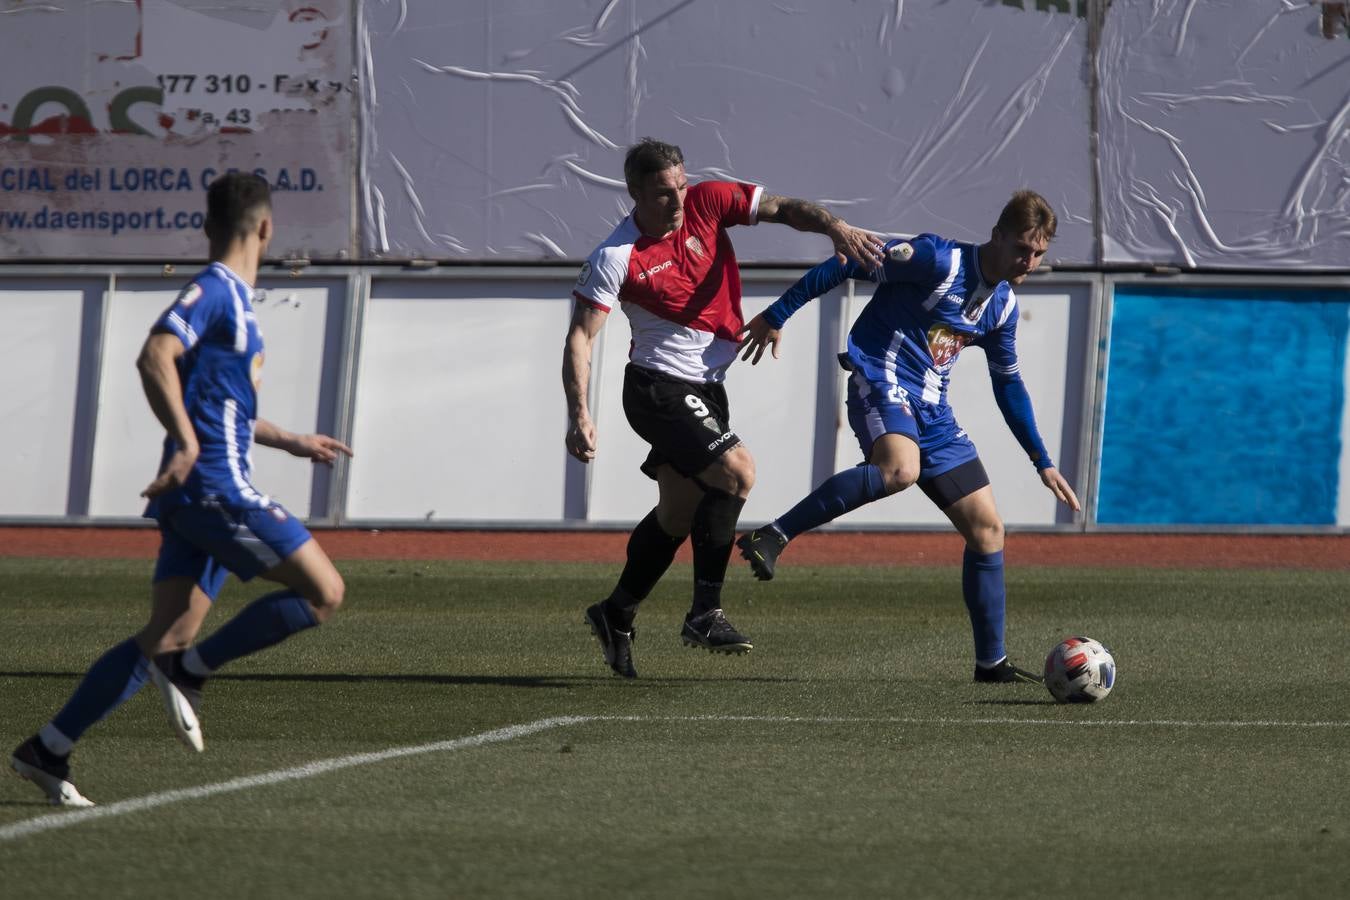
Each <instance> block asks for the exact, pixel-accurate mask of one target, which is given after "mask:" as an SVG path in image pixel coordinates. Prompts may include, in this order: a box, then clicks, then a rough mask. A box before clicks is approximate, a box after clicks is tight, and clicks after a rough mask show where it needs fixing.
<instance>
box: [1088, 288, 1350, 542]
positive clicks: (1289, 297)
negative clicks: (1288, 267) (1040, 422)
mask: <svg viewBox="0 0 1350 900" xmlns="http://www.w3.org/2000/svg"><path fill="white" fill-rule="evenodd" d="M1348 330H1350V294H1346V293H1337V292H1331V291H1296V290H1275V289H1272V290H1239V289H1235V288H1232V289H1230V288H1218V289H1209V288H1206V289H1190V290H1187V289H1180V288H1178V289H1162V288H1149V287H1143V286H1121V287H1119V288H1118V289H1117V290H1116V293H1115V300H1114V304H1113V311H1112V317H1111V346H1110V355H1109V363H1108V370H1107V378H1106V419H1105V423H1104V428H1103V435H1102V458H1101V476H1100V481H1099V484H1098V509H1097V521H1098V522H1099V523H1102V524H1117V525H1205V524H1216V525H1219V524H1221V525H1233V524H1251V525H1334V524H1335V523H1336V497H1337V489H1338V484H1339V469H1340V460H1341V417H1342V414H1343V410H1342V408H1343V406H1344V402H1345V353H1346V336H1347V331H1348Z"/></svg>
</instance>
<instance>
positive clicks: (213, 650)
mask: <svg viewBox="0 0 1350 900" xmlns="http://www.w3.org/2000/svg"><path fill="white" fill-rule="evenodd" d="M205 231H206V236H207V238H208V240H209V241H210V250H211V259H212V262H211V264H210V265H209V266H207V268H206V269H204V270H203V271H202V272H201V273H200V274H198V275H197V277H196V278H194V279H193V280H192V281H191V282H190V283H189V284H188V285H187V287H186V288H184V290H183V291H182V293H180V294H179V295H178V299H177V300H175V301H174V303H173V305H172V306H170V307H169V308H168V309H167V310H165V312H164V314H163V315H162V316H160V318H159V320H158V321H157V322H156V323H155V324H154V326H153V327H152V328H151V332H150V337H149V338H148V339H147V340H146V342H145V346H144V347H143V348H142V350H141V355H140V358H139V360H138V361H137V367H138V368H139V370H140V373H141V382H142V384H143V386H144V388H145V395H146V398H147V399H148V400H149V402H150V406H151V408H152V409H153V410H154V413H155V416H156V417H157V418H158V419H159V421H160V422H161V423H162V424H163V425H164V427H165V429H166V430H167V431H168V436H167V438H166V439H165V442H164V455H163V459H162V461H161V463H160V469H159V475H158V477H156V478H155V480H154V481H153V482H151V483H150V485H149V486H148V487H147V488H146V489H145V491H144V492H143V496H145V497H148V498H150V502H149V505H148V506H147V508H146V512H145V514H146V516H148V517H151V518H154V519H156V520H157V521H158V523H159V529H160V536H161V541H162V542H161V545H160V551H159V560H158V562H157V563H156V565H155V574H154V582H153V587H152V598H153V603H152V609H151V613H150V621H149V622H148V623H147V624H146V626H145V627H144V628H142V629H141V630H140V632H138V633H137V634H136V635H134V636H133V637H129V638H127V639H126V640H124V641H123V642H122V643H120V644H118V645H117V646H115V647H113V648H112V649H111V650H109V651H108V652H107V653H105V654H104V655H103V656H102V657H100V658H99V659H98V660H97V661H96V662H95V663H94V664H93V665H92V666H91V667H90V669H89V672H88V674H86V675H85V677H84V680H83V681H81V682H80V685H79V687H77V688H76V689H75V693H74V694H73V695H71V698H70V699H69V700H68V701H67V702H66V705H65V706H64V707H62V708H61V710H60V712H58V713H57V714H56V716H55V717H53V718H52V720H51V721H50V722H49V723H47V724H46V725H44V726H43V727H42V728H41V729H40V730H39V731H38V733H37V734H35V735H33V736H32V737H30V738H29V739H28V740H26V741H24V743H22V744H20V745H19V747H18V748H16V749H15V751H14V755H13V758H12V759H11V765H12V766H13V767H14V770H15V771H17V772H18V773H19V774H20V775H22V776H23V777H25V778H27V779H29V780H30V781H33V782H34V783H36V784H37V785H38V786H39V787H41V788H42V789H43V790H44V791H45V792H46V793H47V796H48V797H49V798H50V799H51V801H52V803H55V804H58V805H61V806H91V805H93V804H92V803H91V802H90V801H89V800H88V799H86V798H85V797H84V796H83V795H82V794H81V793H80V792H79V790H77V789H76V787H75V785H74V784H72V783H71V781H70V765H69V759H68V758H69V755H70V751H71V749H72V747H73V746H74V745H75V742H76V741H78V740H79V739H80V737H81V736H82V735H83V734H84V732H85V730H86V729H88V728H89V726H91V725H93V724H94V723H95V722H97V721H99V720H100V719H102V718H103V717H104V716H106V715H107V714H108V713H110V712H112V711H113V710H114V709H116V708H117V707H118V706H119V705H120V704H121V703H122V702H123V701H125V700H126V699H127V698H129V697H130V696H132V695H133V694H134V693H136V692H137V691H138V690H140V688H141V687H142V686H143V685H144V684H145V682H146V680H147V679H153V680H154V682H155V684H156V685H157V686H158V687H159V689H160V691H161V693H162V694H163V697H164V703H165V707H166V709H167V710H168V712H169V717H170V721H171V722H172V724H173V726H174V730H175V731H176V732H177V733H178V736H179V737H180V738H181V739H182V740H183V742H184V743H186V744H187V745H188V746H189V747H191V748H193V749H195V750H198V751H200V750H201V749H202V748H203V744H202V734H201V726H200V723H199V722H198V720H197V712H198V704H199V701H200V698H201V689H202V685H203V683H204V681H205V680H206V678H207V677H208V676H209V675H210V674H211V673H212V672H214V671H215V670H216V669H218V668H220V667H221V666H222V665H224V664H225V663H227V662H229V661H230V660H232V659H238V658H239V657H241V656H245V655H247V654H250V653H254V652H256V651H258V650H262V649H263V648H265V647H270V646H272V645H273V644H276V643H278V642H280V641H282V640H284V639H285V638H287V637H289V636H290V635H292V634H294V633H295V632H297V631H301V630H303V629H305V628H310V627H312V626H314V625H318V624H319V623H320V622H324V621H326V620H327V619H328V618H329V617H330V616H331V615H332V614H333V613H334V612H335V611H336V610H337V608H338V606H339V605H340V604H341V603H342V595H343V589H344V588H343V582H342V576H341V575H339V574H338V572H337V570H336V569H335V568H333V564H332V562H330V561H329V559H328V556H327V555H326V554H325V553H324V552H323V550H322V549H321V548H320V547H319V545H318V543H317V542H315V540H314V539H313V538H312V537H311V536H310V534H309V532H308V531H307V530H306V529H305V526H304V525H302V524H301V523H300V522H299V521H297V520H296V519H295V518H294V517H293V516H292V515H291V514H290V513H289V512H287V511H286V510H285V509H284V508H283V507H282V506H281V505H280V504H278V503H277V502H275V501H274V500H272V499H271V498H269V497H268V496H267V495H265V494H263V493H262V492H261V491H259V490H258V489H257V488H255V487H254V486H253V484H252V482H251V480H250V469H251V465H250V461H249V460H250V457H249V453H250V450H251V447H252V444H253V443H254V442H255V441H256V442H257V443H259V444H262V445H263V446H266V447H277V448H279V449H282V450H285V451H287V452H289V453H291V454H293V455H295V456H300V457H305V458H308V459H312V460H314V461H316V462H324V463H331V462H332V461H333V460H334V459H336V458H337V454H339V453H345V454H347V455H351V450H350V449H349V448H348V447H347V446H345V445H344V444H342V443H341V442H339V441H337V440H335V439H333V438H331V437H328V436H326V435H320V434H310V435H297V434H291V433H290V432H287V431H283V430H282V429H280V428H278V427H277V426H275V425H273V424H272V423H270V422H267V421H265V420H263V419H259V418H258V385H259V381H260V376H261V373H262V365H263V341H262V334H261V333H260V332H259V330H258V321H257V318H256V316H255V315H254V312H253V304H252V300H253V289H252V287H251V285H252V283H253V282H254V281H256V280H257V277H258V265H259V262H260V260H261V259H262V256H263V254H264V253H265V252H266V250H267V244H268V241H269V240H270V239H271V237H272V210H271V197H270V192H269V189H268V186H267V182H266V181H264V180H263V179H261V178H259V177H257V176H256V175H251V174H245V173H230V174H227V175H224V176H222V177H220V178H218V179H217V180H216V181H214V182H212V184H211V185H210V187H209V189H208V190H207V213H206V226H205ZM227 572H234V573H235V574H236V575H237V576H239V578H240V579H242V580H244V581H247V580H249V579H251V578H253V577H255V576H262V577H263V578H266V579H268V580H270V581H275V582H278V583H280V584H281V585H283V586H284V588H283V589H282V590H279V591H276V592H274V593H271V594H268V595H266V596H264V597H262V598H260V599H258V600H255V601H254V602H253V603H252V604H250V605H249V606H248V607H246V608H245V609H243V610H242V611H241V612H240V613H239V614H238V615H236V616H235V617H234V618H233V619H231V620H230V621H228V622H226V623H225V624H224V625H223V626H221V628H220V629H219V630H217V631H216V632H215V633H214V634H212V635H211V636H210V637H209V638H207V639H206V640H204V641H202V642H201V643H200V644H198V645H197V646H195V647H193V646H192V642H193V640H194V639H195V638H196V636H197V632H198V630H199V629H200V628H201V625H202V621H203V620H204V619H205V617H206V614H207V612H208V611H210V608H211V603H212V601H213V600H214V599H215V597H216V595H217V594H218V593H219V592H220V588H221V585H222V584H223V583H224V581H225V576H226V574H227ZM188 648H191V649H188Z"/></svg>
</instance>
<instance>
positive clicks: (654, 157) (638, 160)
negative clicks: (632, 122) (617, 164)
mask: <svg viewBox="0 0 1350 900" xmlns="http://www.w3.org/2000/svg"><path fill="white" fill-rule="evenodd" d="M682 165H684V154H683V153H681V152H680V148H679V147H676V146H675V145H674V144H667V143H666V142H665V141H658V140H657V139H656V138H649V137H645V138H643V139H642V140H640V141H638V142H637V143H636V144H634V145H633V146H631V147H629V148H628V155H627V156H625V157H624V158H623V180H624V181H625V182H627V183H628V190H629V191H634V190H636V189H637V188H638V187H639V186H641V184H642V182H644V181H645V180H646V179H647V176H648V175H655V174H656V173H657V172H664V171H665V170H666V169H670V168H674V167H675V166H682Z"/></svg>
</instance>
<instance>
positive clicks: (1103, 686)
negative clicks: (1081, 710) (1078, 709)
mask: <svg viewBox="0 0 1350 900" xmlns="http://www.w3.org/2000/svg"><path fill="white" fill-rule="evenodd" d="M1115 683H1116V661H1115V658H1114V657H1112V656H1111V651H1110V650H1107V649H1106V648H1105V647H1103V646H1102V644H1101V642H1100V641H1094V640H1093V639H1092V638H1090V637H1068V638H1065V639H1064V640H1062V641H1060V642H1059V644H1058V645H1057V646H1056V647H1055V649H1053V650H1051V651H1050V655H1049V656H1047V657H1046V658H1045V686H1046V687H1047V688H1049V690H1050V694H1051V696H1053V697H1054V698H1055V699H1056V700H1058V701H1059V702H1060V703H1096V702H1098V701H1099V700H1104V699H1106V695H1107V694H1109V693H1111V688H1112V687H1113V686H1114V685H1115Z"/></svg>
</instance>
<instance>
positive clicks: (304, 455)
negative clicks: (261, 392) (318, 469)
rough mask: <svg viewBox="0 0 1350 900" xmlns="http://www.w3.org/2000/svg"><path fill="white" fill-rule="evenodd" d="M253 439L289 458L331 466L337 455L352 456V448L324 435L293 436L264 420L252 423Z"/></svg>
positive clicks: (293, 434) (291, 433)
mask: <svg viewBox="0 0 1350 900" xmlns="http://www.w3.org/2000/svg"><path fill="white" fill-rule="evenodd" d="M253 439H254V440H255V441H257V442H258V443H259V444H262V445H263V446H264V447H273V448H275V449H277V450H285V451H286V452H287V453H289V454H290V455H291V456H298V457H300V458H301V459H312V460H314V462H318V463H324V464H325V465H329V466H331V465H332V464H333V463H334V462H336V461H337V458H338V454H339V453H341V454H343V455H344V456H351V455H352V448H351V447H348V446H347V445H346V444H344V443H342V441H339V440H338V439H337V438H335V437H329V436H328V435H326V434H295V433H293V432H290V431H287V430H285V429H284V428H279V427H278V426H276V425H274V424H272V423H271V422H269V421H267V420H266V419H258V420H257V421H256V422H254V423H253Z"/></svg>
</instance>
